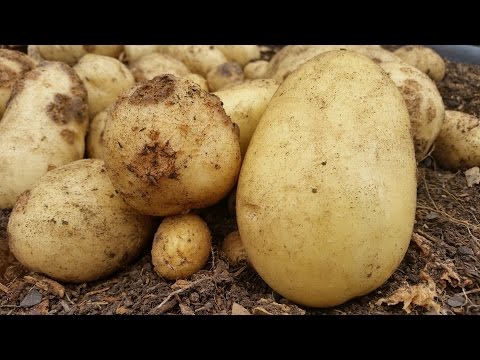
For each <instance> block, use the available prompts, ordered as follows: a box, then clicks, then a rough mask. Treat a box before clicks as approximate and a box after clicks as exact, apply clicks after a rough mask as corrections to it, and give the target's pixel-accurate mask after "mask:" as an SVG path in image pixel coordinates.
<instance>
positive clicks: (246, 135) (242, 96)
mask: <svg viewBox="0 0 480 360" xmlns="http://www.w3.org/2000/svg"><path fill="white" fill-rule="evenodd" d="M277 89H278V84H277V83H276V82H275V80H272V79H258V80H252V81H247V82H245V83H243V84H240V85H236V86H233V87H231V88H228V89H225V90H220V91H218V92H216V93H215V95H217V96H218V97H219V98H220V100H222V103H223V108H224V109H225V112H226V113H227V115H228V116H230V119H232V121H233V122H234V123H236V124H237V125H238V127H239V128H240V148H241V152H242V156H244V155H245V152H246V151H247V148H248V144H249V143H250V138H251V137H252V135H253V132H254V131H255V128H256V127H257V124H258V122H259V121H260V118H261V117H262V114H263V112H264V111H265V109H266V108H267V105H268V103H269V102H270V99H271V98H272V96H273V94H274V93H275V91H277Z"/></svg>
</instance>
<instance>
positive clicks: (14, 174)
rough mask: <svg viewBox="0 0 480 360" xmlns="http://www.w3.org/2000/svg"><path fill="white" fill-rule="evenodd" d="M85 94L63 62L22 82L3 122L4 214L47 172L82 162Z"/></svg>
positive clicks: (0, 203) (0, 200)
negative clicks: (80, 160) (79, 160)
mask: <svg viewBox="0 0 480 360" xmlns="http://www.w3.org/2000/svg"><path fill="white" fill-rule="evenodd" d="M87 127H88V107H87V91H86V90H85V86H84V85H83V83H82V81H81V80H80V78H79V77H78V75H77V74H76V73H75V71H73V69H72V68H71V67H70V66H68V65H67V64H65V63H62V62H47V61H44V62H42V63H40V64H39V65H38V66H37V67H36V68H35V69H33V70H31V71H29V72H28V73H26V74H25V75H24V76H23V77H22V78H21V79H20V80H18V81H17V82H16V83H15V85H14V87H13V90H12V94H11V96H10V100H9V103H8V106H7V109H6V110H5V113H4V115H3V119H2V121H0V174H1V181H0V209H2V208H11V207H12V206H13V205H14V204H15V201H16V199H17V197H18V196H19V195H20V194H21V193H22V192H24V191H25V190H27V189H30V188H31V186H32V185H33V183H34V182H35V181H36V180H38V179H39V178H40V177H41V176H42V175H43V174H45V173H46V172H47V171H49V170H51V169H54V168H56V167H58V166H61V165H64V164H67V163H69V162H72V161H75V160H78V159H81V158H83V155H84V152H85V135H86V132H87Z"/></svg>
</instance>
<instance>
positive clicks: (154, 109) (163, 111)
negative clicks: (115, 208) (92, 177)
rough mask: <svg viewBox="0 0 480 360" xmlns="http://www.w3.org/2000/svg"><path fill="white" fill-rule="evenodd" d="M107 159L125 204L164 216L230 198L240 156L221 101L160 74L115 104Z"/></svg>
mask: <svg viewBox="0 0 480 360" xmlns="http://www.w3.org/2000/svg"><path fill="white" fill-rule="evenodd" d="M104 159H105V163H106V166H107V169H108V174H109V176H110V178H111V180H112V182H113V185H114V186H115V188H116V189H117V190H118V191H119V192H120V194H121V195H122V197H123V198H124V199H125V201H126V202H127V203H128V204H130V205H131V206H132V207H133V208H135V209H136V210H138V211H139V212H141V213H143V214H147V215H158V216H167V215H176V214H180V213H183V212H185V211H188V210H190V209H198V208H204V207H207V206H210V205H213V204H215V203H216V202H218V201H219V200H221V199H222V198H223V197H225V196H226V195H227V194H228V192H229V191H230V190H231V189H232V187H233V186H234V185H235V182H236V179H237V176H238V172H239V169H240V162H241V155H240V144H239V139H238V133H237V132H236V128H235V125H234V124H233V123H232V121H231V120H230V118H229V117H228V116H227V114H225V110H224V109H223V108H222V104H221V102H220V99H219V98H218V97H217V96H215V95H211V94H209V93H207V92H205V91H203V90H201V89H200V87H199V86H198V85H196V84H195V83H193V82H192V81H190V80H187V79H183V78H177V77H175V76H173V75H163V76H157V77H155V78H153V79H152V80H150V81H147V82H142V83H139V84H137V85H136V86H134V87H133V88H131V89H130V90H128V91H127V92H126V93H124V94H123V95H121V96H120V97H119V98H118V100H117V101H116V103H115V105H114V107H113V110H112V112H111V115H110V116H109V118H108V119H107V123H106V126H105V133H104Z"/></svg>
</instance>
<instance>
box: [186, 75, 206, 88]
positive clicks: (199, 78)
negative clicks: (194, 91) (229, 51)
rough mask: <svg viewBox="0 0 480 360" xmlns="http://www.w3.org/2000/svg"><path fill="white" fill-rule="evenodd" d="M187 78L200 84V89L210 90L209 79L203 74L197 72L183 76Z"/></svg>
mask: <svg viewBox="0 0 480 360" xmlns="http://www.w3.org/2000/svg"><path fill="white" fill-rule="evenodd" d="M183 77H184V78H185V79H188V80H191V81H193V82H194V83H195V84H197V85H198V86H200V89H202V90H204V91H207V92H209V91H210V89H209V88H208V82H207V79H205V78H204V77H203V76H202V75H198V74H195V73H190V74H187V75H185V76H183Z"/></svg>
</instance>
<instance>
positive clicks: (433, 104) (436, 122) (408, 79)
mask: <svg viewBox="0 0 480 360" xmlns="http://www.w3.org/2000/svg"><path fill="white" fill-rule="evenodd" d="M380 66H381V67H382V68H383V70H385V71H386V72H387V74H388V75H389V76H390V78H391V79H392V80H393V82H394V83H395V85H397V87H398V89H399V90H400V92H401V93H402V96H403V99H404V100H405V103H406V104H407V108H408V113H409V114H410V122H411V124H412V135H413V142H414V144H415V157H416V159H417V161H421V160H423V159H424V158H425V156H427V155H428V152H429V151H430V149H431V147H432V145H433V142H434V141H435V139H436V137H437V135H438V133H439V132H440V129H441V127H442V123H443V119H444V117H445V107H444V105H443V100H442V97H441V95H440V93H439V92H438V89H437V86H436V85H435V83H434V82H433V81H432V80H431V79H430V78H429V77H428V76H427V75H425V74H424V73H423V72H421V71H420V70H418V69H417V68H415V67H414V66H412V65H408V64H405V63H397V62H387V63H381V64H380Z"/></svg>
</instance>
